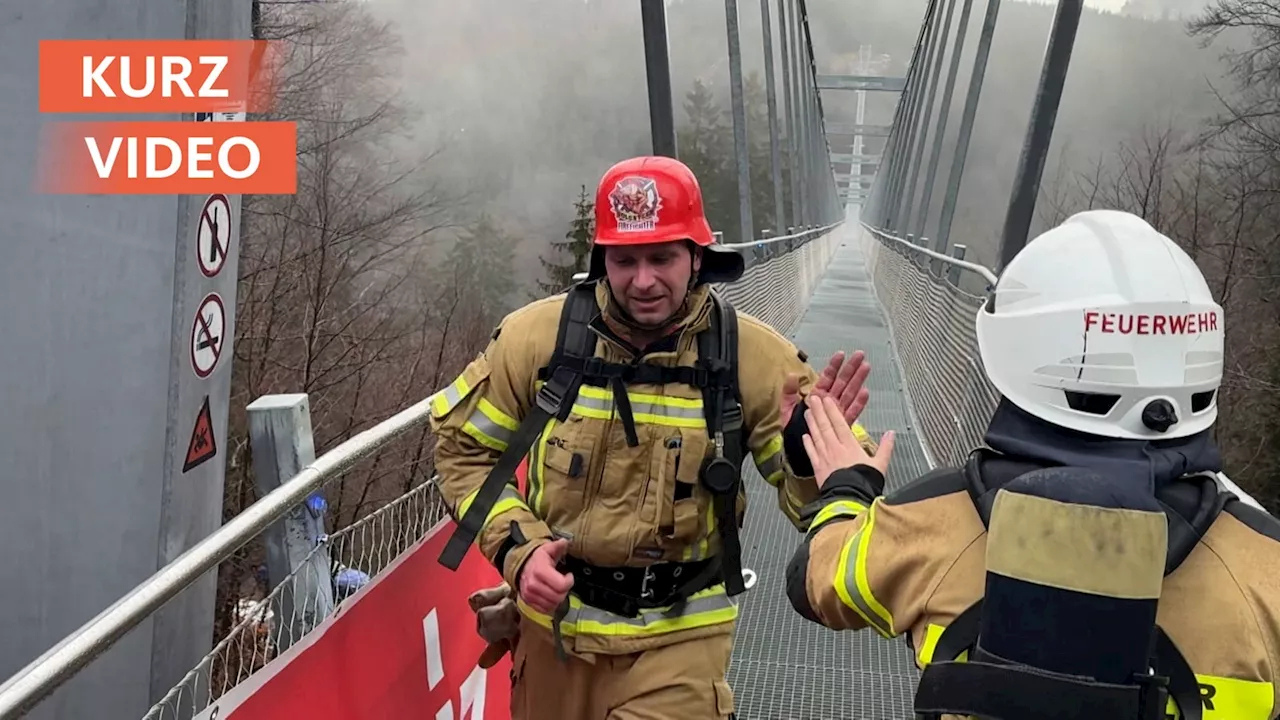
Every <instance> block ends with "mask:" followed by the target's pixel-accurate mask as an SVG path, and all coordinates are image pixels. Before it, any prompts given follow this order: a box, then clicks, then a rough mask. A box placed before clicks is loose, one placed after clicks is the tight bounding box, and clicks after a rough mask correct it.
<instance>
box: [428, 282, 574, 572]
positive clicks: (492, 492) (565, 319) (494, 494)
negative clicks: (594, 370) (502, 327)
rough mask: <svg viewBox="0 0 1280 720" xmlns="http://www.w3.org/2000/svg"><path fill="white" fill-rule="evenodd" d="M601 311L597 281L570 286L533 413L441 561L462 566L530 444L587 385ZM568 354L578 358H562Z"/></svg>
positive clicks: (460, 521)
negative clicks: (586, 363) (584, 369)
mask: <svg viewBox="0 0 1280 720" xmlns="http://www.w3.org/2000/svg"><path fill="white" fill-rule="evenodd" d="M597 311H598V307H597V305H596V301H595V288H594V286H593V285H592V284H589V283H579V284H577V285H574V286H573V287H571V288H570V289H569V292H568V294H567V295H566V296H565V302H564V309H563V310H562V311H561V313H560V328H559V330H557V332H556V348H555V351H554V352H553V353H552V355H551V362H550V364H549V366H548V367H549V368H550V369H551V372H550V374H549V376H548V377H547V378H546V381H545V382H544V383H543V385H542V388H541V389H540V390H538V394H537V397H536V398H535V400H534V405H533V407H531V408H530V409H529V414H528V415H525V417H524V420H522V421H521V422H520V427H519V428H518V429H517V430H516V431H515V433H514V435H513V437H512V438H511V441H510V442H509V443H508V444H507V449H506V450H504V451H503V452H502V455H501V456H500V457H499V458H498V462H497V463H495V464H494V466H493V470H491V471H489V476H488V477H487V478H485V480H484V484H483V485H481V486H480V490H479V492H477V493H476V496H475V499H474V500H472V501H471V505H470V506H469V507H468V508H467V511H466V512H465V513H463V514H462V517H460V518H458V521H457V527H456V528H454V531H453V534H452V535H450V536H449V541H448V543H446V545H445V548H444V551H443V552H441V553H440V564H441V565H444V566H445V567H447V568H449V569H450V570H457V569H458V566H459V565H461V564H462V558H463V557H465V556H466V554H467V550H468V549H469V548H470V547H471V545H472V543H474V542H475V540H476V536H478V535H479V534H480V530H481V528H482V527H483V526H484V520H485V518H487V517H488V516H489V511H490V510H492V509H493V506H494V504H495V503H497V502H498V497H499V496H501V494H502V490H503V488H505V487H506V486H507V483H509V482H511V479H512V478H513V477H514V476H515V471H516V468H517V467H519V466H520V461H521V460H522V459H524V456H525V455H526V454H528V452H529V448H531V447H533V443H534V441H535V440H537V437H538V435H539V433H541V432H542V429H543V428H544V427H545V426H546V423H547V421H548V420H550V419H552V418H556V419H558V420H564V419H565V418H566V417H567V416H568V414H569V410H570V409H571V408H572V407H573V401H574V399H575V398H576V397H577V395H578V387H579V386H580V385H581V384H582V374H581V368H582V367H583V364H584V361H585V360H586V359H587V358H590V357H592V356H593V355H594V354H595V335H594V334H593V333H592V332H591V329H590V327H589V325H590V322H591V318H592V317H594V316H595V314H596V312H597ZM566 359H568V360H577V361H578V362H576V363H574V362H569V363H565V362H563V361H564V360H566Z"/></svg>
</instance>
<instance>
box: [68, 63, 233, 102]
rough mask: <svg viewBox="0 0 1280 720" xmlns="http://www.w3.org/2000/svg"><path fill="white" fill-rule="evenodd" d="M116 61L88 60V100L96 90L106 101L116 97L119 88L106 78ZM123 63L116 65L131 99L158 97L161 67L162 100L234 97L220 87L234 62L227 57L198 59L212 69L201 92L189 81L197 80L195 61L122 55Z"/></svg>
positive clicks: (85, 86) (123, 85)
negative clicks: (218, 84) (157, 85)
mask: <svg viewBox="0 0 1280 720" xmlns="http://www.w3.org/2000/svg"><path fill="white" fill-rule="evenodd" d="M116 59H117V58H116V56H115V55H108V56H106V57H104V58H102V60H101V61H99V62H98V64H97V65H94V58H93V57H92V56H90V55H85V56H84V58H83V60H84V88H83V92H84V97H93V96H94V88H95V87H96V88H97V90H98V92H100V93H101V94H102V95H103V96H105V97H110V98H113V97H116V91H115V88H113V87H112V85H111V83H110V82H108V81H107V78H106V73H107V70H109V69H111V66H112V64H113V62H114V61H115V60H116ZM119 60H120V62H119V63H116V65H117V66H118V67H119V75H120V90H121V92H123V93H124V94H125V95H127V96H129V97H131V98H146V97H151V96H152V95H154V94H155V92H156V65H157V64H158V65H159V66H160V82H159V86H160V96H161V97H166V98H170V97H178V96H181V97H188V98H195V97H200V98H227V97H230V96H231V90H230V89H229V88H226V87H217V83H218V80H219V79H221V78H222V74H223V71H225V70H226V69H227V66H228V65H229V64H230V62H231V58H229V57H227V56H226V55H201V56H200V57H199V58H198V60H199V62H200V65H201V66H202V67H207V68H209V71H208V75H206V76H205V77H204V81H203V82H202V83H201V85H200V91H199V92H195V91H193V90H192V89H191V82H189V81H192V80H195V79H196V78H193V77H192V70H193V67H192V64H191V59H190V58H188V57H185V56H182V55H161V56H158V57H157V56H155V55H139V56H129V55H122V56H120V58H119ZM139 65H141V68H139V67H138V66H139ZM135 71H136V72H135ZM139 72H140V73H142V82H141V84H139V78H137V77H134V75H135V74H137V73H139ZM113 79H114V78H113ZM175 88H176V90H175Z"/></svg>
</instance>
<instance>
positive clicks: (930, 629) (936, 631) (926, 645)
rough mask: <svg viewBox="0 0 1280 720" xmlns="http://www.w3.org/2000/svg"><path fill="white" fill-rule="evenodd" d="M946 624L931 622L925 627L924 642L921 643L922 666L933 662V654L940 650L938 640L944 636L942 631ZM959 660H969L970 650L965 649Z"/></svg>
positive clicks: (920, 656)
mask: <svg viewBox="0 0 1280 720" xmlns="http://www.w3.org/2000/svg"><path fill="white" fill-rule="evenodd" d="M946 629H947V628H946V626H945V625H938V624H935V623H929V624H928V625H926V626H925V629H924V642H922V643H920V653H919V658H920V667H924V666H925V665H928V664H929V663H931V662H933V654H934V653H935V652H937V650H938V640H940V639H941V638H942V633H943V631H944V630H946ZM956 660H957V661H958V662H967V661H968V660H969V651H968V650H965V651H964V652H962V653H960V656H959V657H957V658H956Z"/></svg>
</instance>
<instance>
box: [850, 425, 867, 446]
mask: <svg viewBox="0 0 1280 720" xmlns="http://www.w3.org/2000/svg"><path fill="white" fill-rule="evenodd" d="M849 429H850V430H852V431H853V438H854V439H855V440H857V441H858V443H859V444H866V443H868V442H870V441H871V435H870V434H869V433H868V432H867V430H866V428H864V427H862V426H861V425H859V424H858V423H854V424H853V426H852V427H850V428H849Z"/></svg>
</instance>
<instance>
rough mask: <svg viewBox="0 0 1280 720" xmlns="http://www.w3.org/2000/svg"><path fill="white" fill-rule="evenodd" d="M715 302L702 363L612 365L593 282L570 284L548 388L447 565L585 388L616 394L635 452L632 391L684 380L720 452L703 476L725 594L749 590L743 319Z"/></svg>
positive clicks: (467, 519)
mask: <svg viewBox="0 0 1280 720" xmlns="http://www.w3.org/2000/svg"><path fill="white" fill-rule="evenodd" d="M709 302H711V303H712V312H711V323H710V327H709V328H708V329H707V330H705V331H703V332H701V333H699V334H698V338H697V342H698V362H697V365H695V366H681V367H666V366H662V365H655V364H648V363H611V362H605V361H604V360H603V359H601V358H598V357H596V356H595V346H596V335H595V333H594V332H593V331H592V330H591V327H590V325H591V322H592V320H593V319H594V318H595V317H596V315H597V314H598V313H599V306H598V305H597V303H596V299H595V284H594V282H590V283H579V284H577V285H574V286H573V287H571V288H570V289H569V291H568V293H567V295H566V297H565V303H564V309H563V311H562V312H561V314H560V326H559V330H558V331H557V333H556V347H555V350H554V352H553V353H552V356H551V360H550V361H549V362H548V364H547V366H546V367H544V368H542V369H541V370H540V371H539V373H538V377H539V379H540V380H542V381H543V385H542V388H541V389H539V391H538V393H537V396H536V398H535V400H534V405H533V407H532V408H531V409H530V412H529V414H528V415H526V416H525V417H524V419H523V420H522V421H521V423H520V426H519V428H518V429H517V430H516V432H515V433H514V436H513V437H512V439H511V441H510V442H509V443H508V445H507V449H506V450H505V451H504V452H503V453H502V455H501V456H500V457H499V458H498V462H497V463H496V464H495V465H494V467H493V470H492V471H490V473H489V476H488V477H487V478H485V481H484V484H483V485H481V487H480V490H479V492H478V493H476V497H475V499H474V500H473V501H472V502H471V505H470V506H469V507H468V508H467V511H466V512H465V513H463V515H462V517H461V518H458V519H457V528H456V529H455V530H454V532H453V534H452V535H451V536H450V537H449V541H448V543H447V544H446V546H445V549H444V551H443V552H442V553H441V554H440V563H441V564H442V565H444V566H445V567H448V568H449V569H451V570H456V569H457V568H458V566H459V565H460V564H461V563H462V558H463V557H464V556H465V555H466V553H467V550H468V549H469V548H470V547H471V545H472V544H473V543H474V542H475V539H476V536H478V535H479V534H480V529H481V527H482V526H483V524H484V520H485V518H486V517H488V515H489V511H490V510H492V508H493V506H494V504H495V503H496V502H497V500H498V497H499V496H500V495H501V493H502V490H503V488H504V487H506V485H507V483H509V482H511V480H512V478H513V477H514V474H515V470H516V467H518V466H519V464H520V461H521V459H523V458H524V457H525V456H526V455H527V454H528V452H529V449H530V448H531V447H532V446H533V443H534V442H535V441H536V440H537V437H538V435H539V434H540V433H541V432H542V430H543V428H544V427H545V426H546V423H547V421H548V420H550V419H552V418H554V419H556V420H559V421H561V422H563V421H564V420H565V419H566V418H568V416H569V413H570V411H571V410H572V408H573V402H574V400H575V399H576V398H577V395H578V390H579V388H581V386H582V385H583V384H586V385H589V386H593V387H601V388H608V389H610V390H612V392H613V397H614V403H615V406H616V409H617V410H616V411H617V413H618V415H619V417H620V418H621V420H622V424H623V428H624V430H625V432H626V436H627V443H628V444H629V445H631V446H633V447H634V446H636V445H638V444H639V439H638V436H637V433H636V429H635V418H634V416H633V414H632V410H631V402H630V398H629V396H628V394H627V386H628V385H630V384H658V385H668V384H674V383H678V384H685V385H690V386H692V387H696V388H699V389H700V390H701V391H702V396H703V411H704V414H705V418H706V423H707V433H708V435H709V437H710V438H711V441H712V443H713V446H714V448H715V454H714V455H712V456H711V457H708V458H707V459H706V460H705V461H704V463H703V465H702V468H701V478H702V483H703V485H704V486H705V487H706V488H707V490H708V492H710V493H711V495H712V504H713V510H714V513H715V517H716V524H717V529H718V531H719V536H720V541H721V556H720V564H721V567H722V568H723V572H724V581H725V586H726V589H727V591H728V593H729V594H730V595H737V594H738V593H741V592H742V591H743V590H744V589H745V587H744V583H743V579H742V560H741V542H740V540H739V538H738V529H739V528H738V522H737V513H736V505H737V496H738V492H739V488H740V487H741V480H742V478H741V471H742V461H743V459H744V457H745V446H744V442H743V414H742V399H741V394H740V392H739V389H738V382H737V380H738V318H737V313H736V312H735V311H734V308H733V305H731V304H730V303H729V302H728V301H726V300H724V299H722V298H720V297H719V296H718V295H717V294H716V293H715V292H714V291H712V292H711V293H710V295H709Z"/></svg>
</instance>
